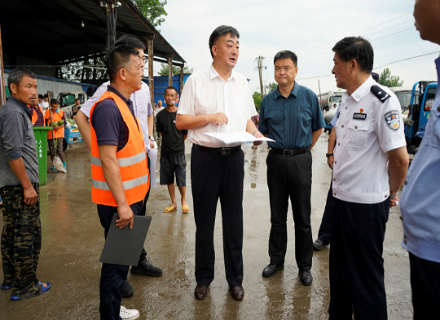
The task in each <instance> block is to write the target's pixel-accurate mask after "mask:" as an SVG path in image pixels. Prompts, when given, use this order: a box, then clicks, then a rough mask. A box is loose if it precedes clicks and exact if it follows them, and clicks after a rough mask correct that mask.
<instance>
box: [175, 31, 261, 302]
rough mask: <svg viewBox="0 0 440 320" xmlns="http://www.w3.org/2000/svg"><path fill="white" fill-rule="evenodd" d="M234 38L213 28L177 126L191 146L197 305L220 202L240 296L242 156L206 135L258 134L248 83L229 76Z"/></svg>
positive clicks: (233, 288)
mask: <svg viewBox="0 0 440 320" xmlns="http://www.w3.org/2000/svg"><path fill="white" fill-rule="evenodd" d="M238 38H239V33H238V31H237V30H236V29H235V28H233V27H230V26H220V27H217V28H216V29H215V30H214V31H213V32H212V34H211V36H210V37H209V49H210V51H211V56H212V57H213V63H212V65H211V66H210V67H209V68H208V69H206V70H204V71H200V72H197V73H194V74H192V75H191V76H190V77H189V78H188V80H187V82H186V84H185V87H184V89H183V93H182V97H181V99H180V106H179V109H178V111H177V118H176V127H177V129H179V130H184V129H187V130H188V140H189V141H190V142H192V143H193V144H194V145H193V148H192V152H191V187H192V195H193V201H194V218H195V221H196V226H197V230H196V281H197V286H196V289H195V291H194V295H195V297H196V299H198V300H202V299H204V298H205V297H206V295H207V293H208V286H209V285H210V283H211V282H212V280H213V279H214V261H215V255H214V222H215V215H216V208H217V202H218V199H219V198H220V203H221V206H222V222H223V252H224V258H225V269H226V279H227V281H228V284H229V287H230V292H231V296H232V297H233V298H234V299H235V300H242V299H243V297H244V290H243V287H242V282H243V254H242V249H243V205H242V203H243V180H244V154H243V151H242V150H241V146H240V143H234V144H231V145H225V144H224V143H223V142H221V141H220V140H217V139H214V138H210V137H208V136H206V135H205V134H204V133H207V132H235V131H247V132H249V133H251V134H254V135H255V136H256V137H262V134H261V133H260V132H258V130H257V128H256V127H255V124H254V122H253V121H252V120H251V117H252V116H255V115H256V114H257V112H256V110H255V106H254V102H253V99H252V94H251V91H250V88H249V85H248V83H247V80H246V78H245V77H243V76H242V75H240V74H238V73H236V72H234V71H232V69H233V68H234V67H235V64H236V63H237V60H238V55H239V41H238Z"/></svg>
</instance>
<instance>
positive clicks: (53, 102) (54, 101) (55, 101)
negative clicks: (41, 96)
mask: <svg viewBox="0 0 440 320" xmlns="http://www.w3.org/2000/svg"><path fill="white" fill-rule="evenodd" d="M53 104H56V105H58V101H57V99H50V105H53Z"/></svg>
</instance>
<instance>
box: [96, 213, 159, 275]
mask: <svg viewBox="0 0 440 320" xmlns="http://www.w3.org/2000/svg"><path fill="white" fill-rule="evenodd" d="M118 218H119V216H118V214H117V213H115V214H114V215H113V219H112V223H111V225H110V229H109V231H108V234H107V239H106V240H105V244H104V249H103V250H102V254H101V258H100V259H99V262H102V263H109V264H118V265H122V266H137V264H138V262H139V257H140V255H141V251H142V247H143V246H144V242H145V238H146V237H147V232H148V228H149V227H150V223H151V217H148V216H147V217H144V216H134V222H133V229H130V226H129V225H127V226H125V227H124V228H122V229H119V228H118V227H117V226H116V220H117V219H118Z"/></svg>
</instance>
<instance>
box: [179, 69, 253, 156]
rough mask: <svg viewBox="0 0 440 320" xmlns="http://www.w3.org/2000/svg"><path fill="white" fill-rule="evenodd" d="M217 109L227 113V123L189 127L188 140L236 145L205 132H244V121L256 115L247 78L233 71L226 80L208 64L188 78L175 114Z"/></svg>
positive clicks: (213, 144)
mask: <svg viewBox="0 0 440 320" xmlns="http://www.w3.org/2000/svg"><path fill="white" fill-rule="evenodd" d="M217 112H223V113H224V114H226V116H227V117H228V119H229V122H228V124H223V125H221V126H217V125H215V124H211V123H210V124H208V125H206V126H203V127H199V128H196V129H190V130H188V140H189V141H190V142H192V143H195V144H198V145H202V146H205V147H210V148H222V147H233V146H238V145H240V144H241V143H233V144H229V145H226V144H225V143H224V142H222V141H220V140H218V139H215V138H211V137H209V136H207V135H205V134H204V133H208V132H236V131H246V125H247V121H248V120H250V119H251V117H253V116H255V115H257V111H256V110H255V105H254V100H253V99H252V93H251V90H250V88H249V84H248V82H247V80H246V78H245V77H244V76H242V75H241V74H238V73H236V72H234V71H232V73H231V76H230V77H229V78H228V79H227V80H226V81H225V80H223V79H222V78H221V77H220V76H219V74H218V73H217V71H216V70H215V69H214V67H213V66H212V65H211V67H210V68H209V69H206V70H203V71H200V72H197V73H194V74H192V75H191V76H190V77H189V78H188V80H187V81H186V83H185V87H184V88H183V92H182V96H181V98H180V101H179V109H178V110H177V113H178V114H182V115H185V114H187V115H192V116H198V115H202V114H212V113H217Z"/></svg>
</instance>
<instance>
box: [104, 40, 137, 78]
mask: <svg viewBox="0 0 440 320" xmlns="http://www.w3.org/2000/svg"><path fill="white" fill-rule="evenodd" d="M132 54H134V55H135V56H139V52H138V51H137V50H136V48H135V47H133V46H128V45H125V44H121V45H118V46H115V47H113V48H112V49H110V50H108V51H107V73H108V76H109V78H110V81H114V79H115V78H116V75H117V74H118V71H119V70H121V69H122V68H124V67H125V66H126V65H127V64H128V63H129V62H130V59H131V55H132Z"/></svg>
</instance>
